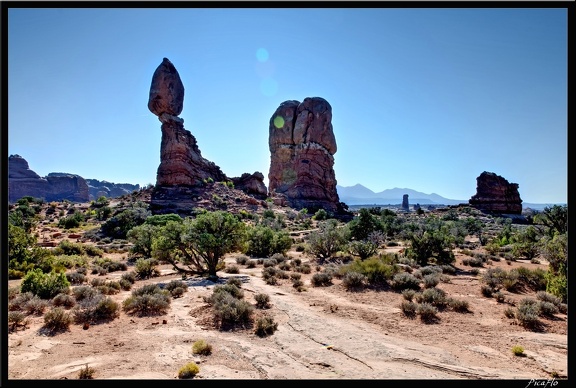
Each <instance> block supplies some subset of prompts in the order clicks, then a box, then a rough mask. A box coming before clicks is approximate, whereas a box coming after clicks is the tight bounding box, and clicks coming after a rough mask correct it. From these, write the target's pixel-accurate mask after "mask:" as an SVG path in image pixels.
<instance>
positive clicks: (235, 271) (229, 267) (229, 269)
mask: <svg viewBox="0 0 576 388" xmlns="http://www.w3.org/2000/svg"><path fill="white" fill-rule="evenodd" d="M224 272H226V273H231V274H238V273H240V267H238V266H237V265H234V264H230V265H227V266H226V268H224Z"/></svg>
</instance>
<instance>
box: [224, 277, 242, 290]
mask: <svg viewBox="0 0 576 388" xmlns="http://www.w3.org/2000/svg"><path fill="white" fill-rule="evenodd" d="M226 284H228V285H232V286H236V287H237V288H242V280H241V279H240V278H239V277H235V276H232V277H230V278H228V279H226Z"/></svg>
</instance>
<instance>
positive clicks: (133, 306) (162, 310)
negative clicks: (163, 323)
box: [122, 284, 170, 316]
mask: <svg viewBox="0 0 576 388" xmlns="http://www.w3.org/2000/svg"><path fill="white" fill-rule="evenodd" d="M169 307H170V291H168V290H162V289H161V288H160V287H159V286H158V285H156V284H148V285H144V286H142V287H140V288H138V289H135V290H133V291H132V294H131V296H129V297H128V298H127V299H125V300H124V302H122V308H123V309H124V311H125V312H126V313H128V314H137V315H139V316H147V315H161V314H166V313H167V311H168V308H169Z"/></svg>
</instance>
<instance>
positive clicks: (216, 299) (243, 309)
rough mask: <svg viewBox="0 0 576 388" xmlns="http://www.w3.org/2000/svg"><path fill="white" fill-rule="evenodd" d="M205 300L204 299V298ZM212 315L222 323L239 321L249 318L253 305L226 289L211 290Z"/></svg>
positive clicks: (245, 320)
mask: <svg viewBox="0 0 576 388" xmlns="http://www.w3.org/2000/svg"><path fill="white" fill-rule="evenodd" d="M205 300H206V299H205ZM209 303H210V304H211V305H212V309H213V312H214V316H215V317H216V318H217V319H219V320H220V321H221V322H222V323H224V322H226V323H241V322H247V321H249V320H250V319H251V317H252V313H253V311H254V307H253V306H252V305H251V304H250V303H248V302H247V301H245V300H242V299H238V298H236V297H234V296H233V295H232V294H230V293H229V292H226V291H216V292H213V293H212V295H211V297H210V298H209Z"/></svg>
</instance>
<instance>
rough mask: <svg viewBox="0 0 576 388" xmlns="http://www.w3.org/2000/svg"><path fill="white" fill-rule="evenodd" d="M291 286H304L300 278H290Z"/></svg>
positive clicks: (298, 287) (297, 287)
mask: <svg viewBox="0 0 576 388" xmlns="http://www.w3.org/2000/svg"><path fill="white" fill-rule="evenodd" d="M292 287H294V288H296V289H300V288H302V287H304V282H303V281H302V280H300V279H292Z"/></svg>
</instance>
